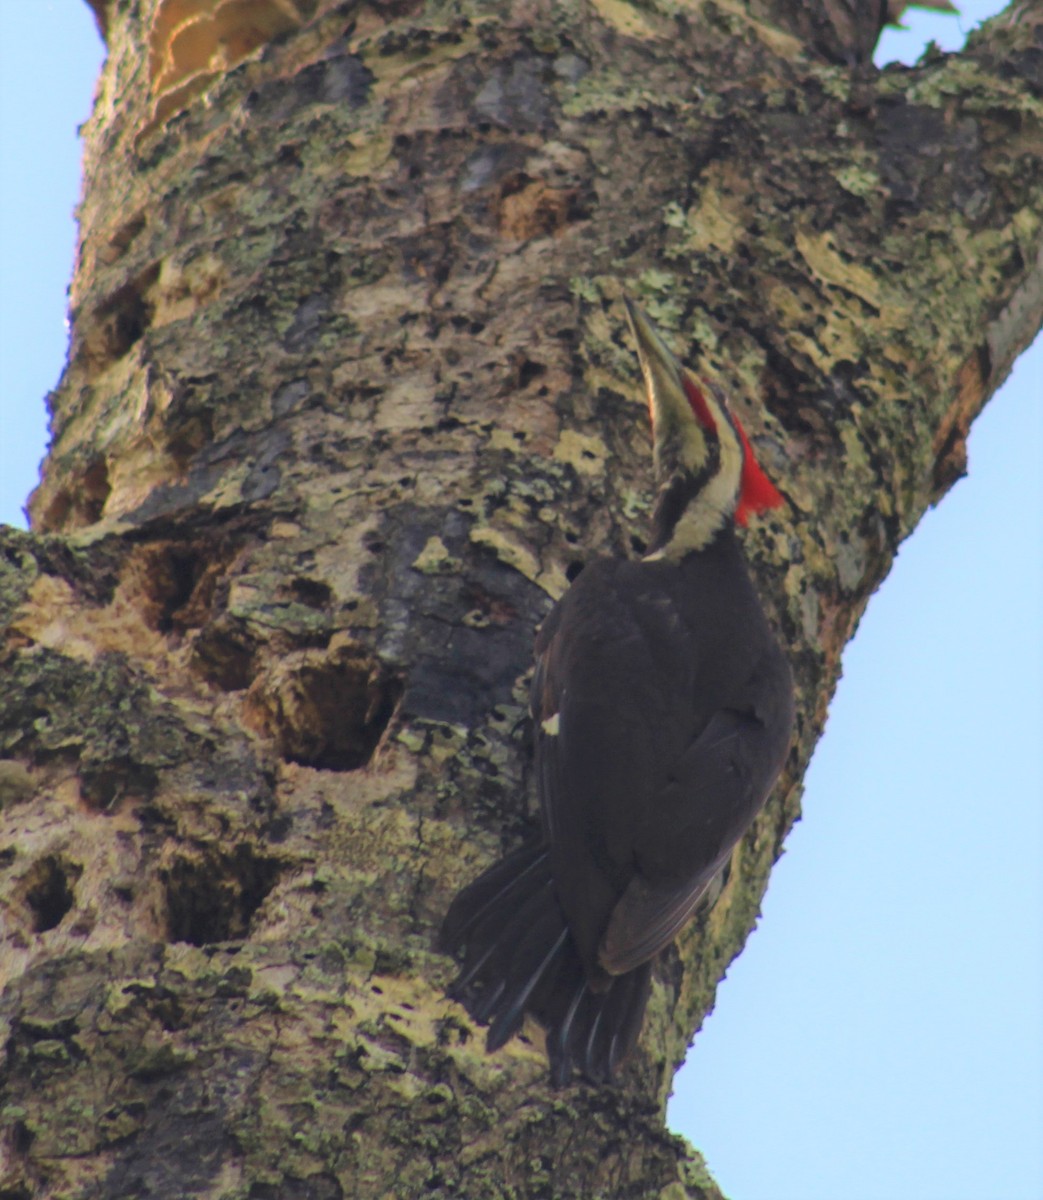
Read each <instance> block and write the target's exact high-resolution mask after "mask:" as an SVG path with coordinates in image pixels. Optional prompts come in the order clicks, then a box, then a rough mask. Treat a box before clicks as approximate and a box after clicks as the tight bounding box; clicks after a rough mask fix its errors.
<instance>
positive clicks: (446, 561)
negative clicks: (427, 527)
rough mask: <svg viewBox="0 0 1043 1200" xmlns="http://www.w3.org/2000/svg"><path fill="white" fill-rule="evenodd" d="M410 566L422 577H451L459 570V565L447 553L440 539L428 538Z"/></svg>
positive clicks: (456, 560)
mask: <svg viewBox="0 0 1043 1200" xmlns="http://www.w3.org/2000/svg"><path fill="white" fill-rule="evenodd" d="M412 566H413V570H414V571H420V572H421V574H423V575H452V574H455V573H456V572H458V571H459V570H460V567H461V563H460V560H459V559H458V558H454V557H453V556H452V555H451V554H450V553H449V551H448V550H447V549H446V545H445V542H443V541H442V539H441V538H440V537H429V538H428V539H427V541H426V542H425V543H424V548H423V549H422V550H421V551H420V553H419V554H418V555H417V556H416V558H415V559H414V560H413V563H412Z"/></svg>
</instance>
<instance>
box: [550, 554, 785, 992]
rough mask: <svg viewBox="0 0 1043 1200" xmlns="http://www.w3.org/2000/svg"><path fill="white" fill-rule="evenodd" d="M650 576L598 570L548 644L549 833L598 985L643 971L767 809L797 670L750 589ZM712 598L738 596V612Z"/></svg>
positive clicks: (617, 568) (569, 604)
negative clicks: (704, 599)
mask: <svg viewBox="0 0 1043 1200" xmlns="http://www.w3.org/2000/svg"><path fill="white" fill-rule="evenodd" d="M651 568H653V564H647V563H626V562H614V561H609V562H602V563H596V564H594V565H593V566H591V567H588V568H587V570H586V571H585V572H584V573H583V575H581V576H580V577H579V579H577V580H576V582H575V583H574V584H573V586H572V589H571V590H570V591H569V592H568V593H567V594H566V596H565V598H564V599H563V601H562V602H561V604H560V605H559V606H558V608H557V609H556V610H555V612H554V613H553V614H552V616H551V618H550V619H549V620H548V622H547V623H546V625H545V627H544V629H543V630H542V631H541V634H540V638H539V640H538V642H537V656H538V662H537V670H536V674H535V676H534V679H533V688H532V707H533V717H534V722H535V726H536V758H537V781H538V787H539V792H540V801H541V807H542V811H543V819H544V825H545V830H546V834H547V838H548V840H549V842H550V844H551V855H552V864H553V874H554V879H555V885H556V888H557V893H558V897H559V900H560V902H561V905H562V908H563V909H564V911H565V913H566V916H567V919H568V922H569V926H570V929H571V931H572V934H573V937H574V939H575V941H576V945H577V948H578V949H579V952H580V956H581V958H582V960H583V963H584V967H585V969H586V971H587V974H588V977H589V978H590V979H591V980H592V981H595V982H596V981H597V980H598V979H599V978H600V979H601V980H602V981H604V980H605V978H606V973H607V974H608V975H618V974H622V973H625V972H628V971H631V970H633V969H635V968H636V967H637V966H639V965H640V964H642V963H644V962H647V961H648V960H649V959H651V958H652V957H654V956H655V955H656V954H657V953H658V952H659V951H660V950H662V949H663V948H664V947H665V946H667V945H668V944H669V943H670V942H671V941H672V940H673V939H674V937H675V936H676V934H677V932H678V931H679V930H680V928H681V927H682V926H683V925H684V924H685V922H686V921H687V920H688V919H689V917H690V916H691V915H692V913H693V911H694V910H695V908H696V906H697V905H698V903H699V901H700V899H701V898H702V896H703V895H704V893H705V891H706V889H707V887H708V886H709V884H710V882H711V881H712V879H713V877H714V875H715V874H716V873H717V871H718V870H719V869H720V867H721V865H722V864H723V862H724V861H725V860H726V859H727V857H728V854H729V853H730V851H731V849H732V847H733V846H734V844H735V842H736V841H737V840H738V838H739V837H741V835H742V833H743V831H744V830H745V828H746V827H747V826H748V824H749V822H750V821H751V820H752V818H753V817H754V815H755V814H756V812H757V811H758V809H759V808H760V806H761V804H762V803H763V802H764V799H765V798H766V795H767V793H768V791H769V790H770V787H771V784H772V783H773V781H774V778H775V776H776V775H777V773H778V770H779V767H780V766H781V762H782V759H783V757H784V755H785V750H786V746H787V745H788V741H789V732H790V723H791V719H792V716H791V705H792V684H791V680H790V676H789V670H788V667H787V666H786V663H785V660H784V659H783V657H782V655H781V653H780V652H779V651H778V648H777V646H776V644H775V642H774V640H773V638H772V637H771V634H770V631H769V630H768V628H767V623H766V621H765V620H764V617H763V614H762V613H761V611H760V608H759V604H758V603H757V601H756V597H755V595H754V593H753V592H752V588H748V589H747V590H744V589H743V588H738V589H737V590H736V589H735V588H731V589H725V588H723V586H722V584H723V583H727V582H728V580H724V581H722V580H721V579H711V580H709V581H708V583H707V587H706V588H702V589H698V588H697V589H695V591H694V600H693V598H692V597H693V589H692V587H691V581H690V580H687V579H684V578H682V577H681V575H680V572H679V571H678V569H677V568H675V567H671V566H670V565H669V564H655V566H654V575H650V576H649V578H648V586H647V587H643V585H642V582H641V581H642V578H643V576H642V572H648V571H649V570H650V569H651ZM740 568H741V569H742V571H743V579H745V578H746V577H745V568H744V567H742V566H741V564H740ZM671 572H674V573H675V574H674V575H672V574H671ZM675 575H676V578H675ZM700 594H701V595H704V596H706V595H709V596H711V597H713V596H719V595H722V594H723V595H728V596H731V597H732V600H733V607H734V608H735V610H736V611H724V610H722V612H721V613H715V612H714V611H713V609H712V605H711V607H710V608H709V609H707V606H706V604H704V603H700V602H699V597H700ZM736 597H738V600H737V601H736V600H735V598H736ZM751 604H752V606H753V607H752V610H750V611H747V609H748V608H749V606H750V605H751ZM751 632H752V634H754V635H756V636H754V637H750V636H749V635H750V634H751ZM722 658H723V661H722Z"/></svg>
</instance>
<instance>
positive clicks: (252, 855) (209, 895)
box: [161, 846, 282, 946]
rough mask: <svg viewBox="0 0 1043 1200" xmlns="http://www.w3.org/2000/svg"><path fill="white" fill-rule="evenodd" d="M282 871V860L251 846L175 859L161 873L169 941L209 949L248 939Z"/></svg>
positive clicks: (189, 854)
mask: <svg viewBox="0 0 1043 1200" xmlns="http://www.w3.org/2000/svg"><path fill="white" fill-rule="evenodd" d="M281 870H282V864H281V863H280V862H278V861H277V860H276V859H272V858H268V857H265V856H263V855H261V854H258V852H257V850H256V849H255V848H254V847H252V846H237V847H236V849H235V851H234V853H232V854H223V853H221V852H219V851H216V850H212V849H209V848H207V849H202V850H199V851H198V852H196V853H186V854H184V855H182V856H180V857H178V858H177V859H175V860H174V862H173V863H172V864H171V865H170V866H169V867H167V868H166V869H165V870H164V871H162V872H161V879H162V883H163V888H164V892H165V899H166V934H167V940H168V941H171V942H188V943H189V944H190V945H192V946H208V945H210V944H212V943H213V942H229V941H238V940H240V939H242V938H244V937H246V935H247V933H248V932H249V928H250V921H251V919H252V918H253V916H254V914H255V913H256V912H257V910H258V909H259V908H260V907H261V905H262V904H263V903H264V900H265V897H266V896H267V895H268V893H269V892H270V891H271V890H272V888H273V887H274V886H275V883H276V881H277V879H278V878H279V873H280V871H281Z"/></svg>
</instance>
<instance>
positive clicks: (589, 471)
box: [554, 429, 608, 475]
mask: <svg viewBox="0 0 1043 1200" xmlns="http://www.w3.org/2000/svg"><path fill="white" fill-rule="evenodd" d="M607 456H608V447H607V446H606V445H605V443H604V442H603V441H602V440H601V438H599V437H595V436H593V435H591V434H585V433H577V432H576V430H574V429H566V430H565V431H564V433H562V435H561V437H560V438H559V439H558V444H557V445H556V446H555V447H554V457H555V458H556V459H557V460H558V461H559V462H564V463H568V464H569V465H570V466H571V467H573V468H575V470H576V471H577V472H579V474H580V475H600V474H601V473H602V472H603V471H604V469H605V459H606V457H607Z"/></svg>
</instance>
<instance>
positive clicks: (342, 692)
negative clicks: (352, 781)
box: [246, 646, 402, 771]
mask: <svg viewBox="0 0 1043 1200" xmlns="http://www.w3.org/2000/svg"><path fill="white" fill-rule="evenodd" d="M401 695H402V684H401V681H400V680H398V679H397V678H395V677H393V676H391V675H389V674H388V673H387V672H386V671H385V670H384V668H383V666H382V664H381V663H380V662H379V661H378V660H376V659H374V658H372V657H370V656H369V655H367V654H366V653H365V652H364V651H363V650H362V649H361V648H360V647H357V646H347V647H341V648H340V649H339V650H338V651H336V652H334V654H333V655H332V656H327V655H325V654H319V653H317V652H314V651H302V652H300V653H299V654H298V655H296V656H294V657H293V658H292V659H290V660H287V659H283V660H281V661H280V662H279V663H278V664H277V665H276V666H275V667H274V668H273V670H272V671H271V672H270V673H269V674H268V675H266V676H265V677H263V678H262V679H260V680H258V681H257V683H255V685H254V686H253V687H252V688H251V690H250V693H249V696H248V699H247V711H246V716H247V719H248V720H250V721H251V723H252V724H254V725H255V726H259V727H260V728H261V730H262V731H263V732H264V733H265V734H267V736H269V737H271V738H273V739H274V741H275V742H276V744H277V746H278V750H279V754H280V756H281V757H282V758H283V759H285V760H286V761H287V762H295V763H300V764H301V765H302V766H307V767H317V768H319V769H321V770H328V771H355V770H358V769H359V768H360V767H364V766H365V765H366V764H367V763H368V762H369V761H370V759H371V758H372V757H373V753H374V751H375V750H376V748H377V744H378V743H379V741H380V738H381V735H382V734H383V733H384V730H385V729H386V728H387V726H388V723H389V722H390V720H391V717H392V715H393V714H394V711H395V706H396V705H397V703H398V700H399V697H400V696H401Z"/></svg>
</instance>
